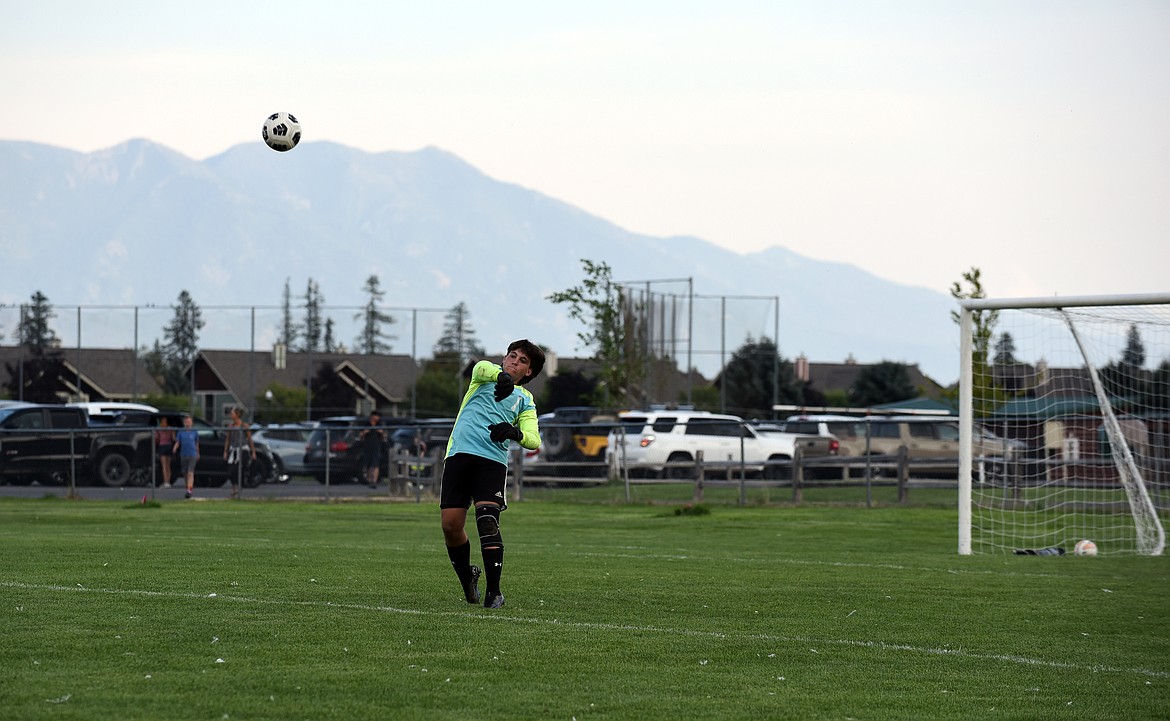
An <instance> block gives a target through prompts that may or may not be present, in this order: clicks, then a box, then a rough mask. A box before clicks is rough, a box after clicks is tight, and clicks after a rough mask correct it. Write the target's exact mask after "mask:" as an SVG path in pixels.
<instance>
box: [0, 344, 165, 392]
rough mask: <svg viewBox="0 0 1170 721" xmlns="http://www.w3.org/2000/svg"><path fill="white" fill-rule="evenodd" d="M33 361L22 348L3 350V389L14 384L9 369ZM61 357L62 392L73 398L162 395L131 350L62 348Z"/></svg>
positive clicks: (0, 360) (0, 364)
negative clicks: (25, 361) (11, 383)
mask: <svg viewBox="0 0 1170 721" xmlns="http://www.w3.org/2000/svg"><path fill="white" fill-rule="evenodd" d="M29 357H30V356H29V352H28V350H27V349H26V348H24V347H22V346H0V385H7V384H8V382H9V381H10V375H9V373H8V366H9V365H12V366H13V367H16V366H17V364H18V363H19V362H20V361H21V360H22V359H28V358H29ZM58 357H59V358H60V359H61V361H62V363H63V364H64V367H65V373H64V374H62V376H61V377H60V378H59V379H58V380H59V385H60V387H61V391H60V392H61V393H62V394H63V395H68V396H69V397H71V398H80V397H85V398H88V399H90V400H95V401H99V400H104V401H130V400H134V399H136V398H142V397H144V396H147V395H158V394H160V393H162V389H161V388H159V386H158V383H156V382H155V380H154V378H153V377H151V375H150V373H149V372H148V371H147V370H146V366H145V365H144V364H143V363H142V359H141V358H140V357H139V356H138V354H137V353H135V352H134V350H132V349H130V348H62V349H60V350H59V355H58Z"/></svg>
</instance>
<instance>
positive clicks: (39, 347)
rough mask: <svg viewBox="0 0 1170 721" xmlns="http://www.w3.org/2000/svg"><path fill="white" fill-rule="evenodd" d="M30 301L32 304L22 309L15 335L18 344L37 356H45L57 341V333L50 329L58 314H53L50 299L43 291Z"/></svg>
mask: <svg viewBox="0 0 1170 721" xmlns="http://www.w3.org/2000/svg"><path fill="white" fill-rule="evenodd" d="M30 300H31V301H32V302H31V303H29V304H28V305H22V306H21V307H20V322H19V324H17V326H16V332H15V333H14V334H13V335H14V339H15V340H16V342H17V344H19V345H22V346H24V347H25V348H27V349H28V350H30V351H32V352H33V353H34V354H36V355H43V354H44V352H45V350H47V349H48V348H49V346H51V345H52V344H53V342H54V341H55V340H57V334H56V332H54V331H53V329H52V328H51V327H49V321H51V320H52V319H53V318H56V317H57V314H56V313H55V312H53V305H52V304H51V303H49V299H48V297H46V296H45V294H44V293H42V292H41V291H39V290H38V291H37V292H35V293H33V294H32V296H31V297H30Z"/></svg>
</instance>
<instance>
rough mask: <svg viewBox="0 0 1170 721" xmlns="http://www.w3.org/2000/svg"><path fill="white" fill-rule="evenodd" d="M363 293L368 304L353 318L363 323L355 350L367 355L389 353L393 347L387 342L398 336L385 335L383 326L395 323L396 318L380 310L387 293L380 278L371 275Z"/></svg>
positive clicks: (355, 343)
mask: <svg viewBox="0 0 1170 721" xmlns="http://www.w3.org/2000/svg"><path fill="white" fill-rule="evenodd" d="M362 292H363V293H365V294H366V304H365V306H364V307H363V308H362V311H361V312H360V313H357V314H355V315H354V317H353V319H354V320H360V321H362V332H361V333H360V334H359V335H358V337H357V338H355V339H354V341H353V344H354V350H356V351H357V352H358V353H364V354H365V355H374V354H375V353H389V352H390V349H391V347H390V344H389V343H387V342H386V341H388V340H396V339H397V338H396V336H392V335H389V334H387V333H384V332H383V331H382V325H383V324H387V325H389V324H392V323H394V316H392V315H388V314H386V313H383V312H382V311H381V310H379V306H380V305H381V304H382V298H383V297H384V296H385V295H386V291H384V290H382V287H381V281H380V280H378V276H376V275H371V276H370V277H368V278H366V284H365V285H364V286H362Z"/></svg>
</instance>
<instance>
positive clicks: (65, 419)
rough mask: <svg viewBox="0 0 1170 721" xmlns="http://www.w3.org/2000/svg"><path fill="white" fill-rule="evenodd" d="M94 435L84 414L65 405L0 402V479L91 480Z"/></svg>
mask: <svg viewBox="0 0 1170 721" xmlns="http://www.w3.org/2000/svg"><path fill="white" fill-rule="evenodd" d="M92 449H93V433H91V432H89V426H88V424H87V422H86V415H85V412H84V411H82V410H81V409H80V408H70V407H68V406H61V405H52V404H41V403H25V402H23V401H3V402H0V479H2V480H3V481H4V482H5V483H11V484H13V485H28V484H30V483H32V482H33V481H36V482H38V483H40V484H41V485H62V484H64V483H65V482H66V481H67V480H68V479H69V477H70V474H74V477H76V478H80V479H83V480H89V479H91V478H93V450H92Z"/></svg>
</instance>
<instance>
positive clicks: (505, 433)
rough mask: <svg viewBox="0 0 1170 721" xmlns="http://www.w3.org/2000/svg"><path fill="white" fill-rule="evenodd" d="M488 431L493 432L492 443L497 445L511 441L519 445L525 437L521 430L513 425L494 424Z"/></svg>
mask: <svg viewBox="0 0 1170 721" xmlns="http://www.w3.org/2000/svg"><path fill="white" fill-rule="evenodd" d="M487 429H488V430H489V431H491V434H492V441H493V442H495V443H503V442H504V441H509V440H511V441H516V442H517V443H519V442H520V439H521V438H523V437H524V434H523V433H522V432H521V431H520V429H519V428H517V427H516V426H514V425H512V424H511V423H494V424H492V425H490V426H488V427H487Z"/></svg>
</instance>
